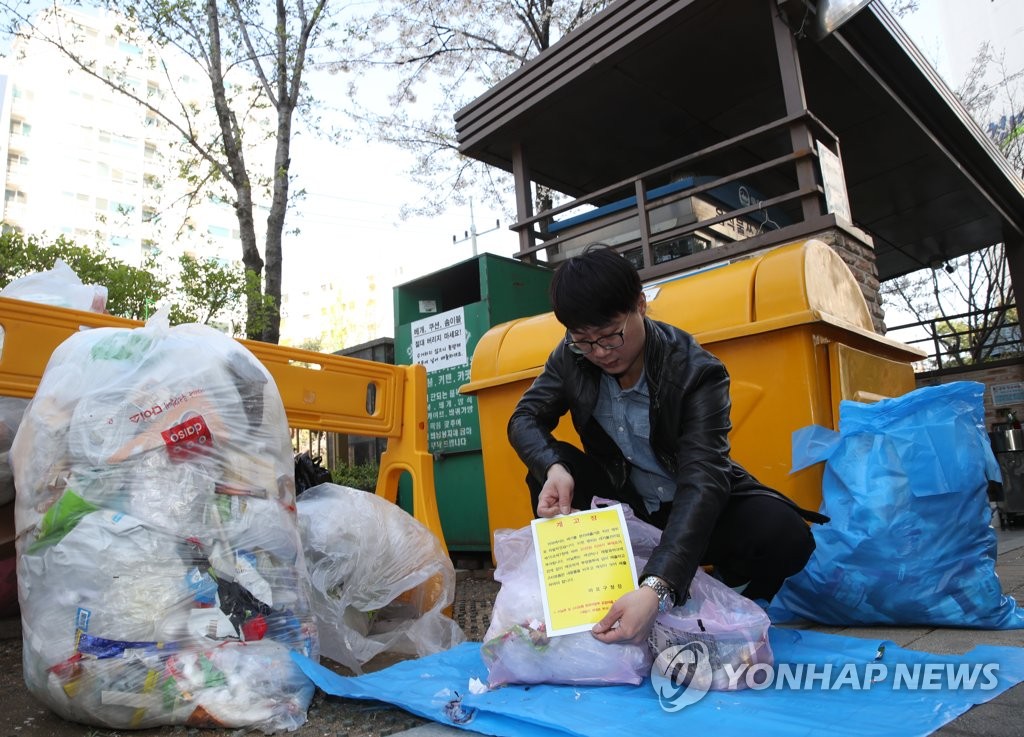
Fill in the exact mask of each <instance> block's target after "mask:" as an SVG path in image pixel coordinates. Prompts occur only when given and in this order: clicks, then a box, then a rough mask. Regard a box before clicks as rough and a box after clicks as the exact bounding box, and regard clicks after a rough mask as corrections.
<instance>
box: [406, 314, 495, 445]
mask: <svg viewBox="0 0 1024 737" xmlns="http://www.w3.org/2000/svg"><path fill="white" fill-rule="evenodd" d="M410 327H411V332H412V335H411V339H412V361H413V363H419V364H422V365H423V366H424V367H426V369H427V439H428V446H429V449H430V451H431V452H438V451H468V450H479V449H480V420H479V417H478V416H477V407H476V399H475V398H474V397H471V396H466V395H463V394H459V387H460V386H462V385H463V384H466V383H468V382H469V360H470V354H471V350H470V346H469V341H470V331H469V329H468V327H467V325H466V308H465V307H458V308H456V309H454V310H449V311H447V312H442V313H439V314H436V315H430V316H429V317H425V318H423V319H422V320H416V321H415V322H413V323H411V325H410Z"/></svg>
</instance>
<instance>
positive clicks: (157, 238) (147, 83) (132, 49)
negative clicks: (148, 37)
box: [0, 9, 269, 265]
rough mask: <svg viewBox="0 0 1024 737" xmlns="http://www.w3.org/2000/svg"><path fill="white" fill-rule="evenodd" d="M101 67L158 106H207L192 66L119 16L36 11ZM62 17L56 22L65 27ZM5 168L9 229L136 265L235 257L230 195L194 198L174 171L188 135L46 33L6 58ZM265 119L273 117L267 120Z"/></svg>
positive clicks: (204, 85) (48, 29) (44, 24)
mask: <svg viewBox="0 0 1024 737" xmlns="http://www.w3.org/2000/svg"><path fill="white" fill-rule="evenodd" d="M37 21H38V25H39V27H40V31H41V32H42V34H45V35H49V36H51V37H53V35H54V34H55V33H56V32H57V31H58V30H59V32H60V34H61V36H62V37H63V38H65V39H72V38H73V39H74V40H73V41H68V43H70V44H73V48H74V49H75V51H76V52H77V53H78V54H80V55H81V56H82V58H84V59H89V60H93V61H94V65H93V68H94V69H95V70H97V72H98V73H99V74H107V75H110V76H114V77H116V78H118V79H121V80H123V82H124V83H125V84H126V85H127V87H128V88H129V89H131V90H132V92H133V93H134V94H136V95H137V96H139V97H140V98H142V99H146V100H149V101H152V102H154V103H155V105H156V106H157V107H159V108H161V109H173V108H174V106H177V105H178V104H179V103H181V104H184V105H196V106H198V108H199V109H204V108H205V109H209V107H210V105H209V103H208V102H206V100H207V99H208V98H209V82H208V80H206V78H205V77H203V76H202V71H201V69H200V68H199V67H198V66H197V65H196V63H195V62H194V61H193V60H191V59H189V58H187V57H184V56H181V57H180V58H176V57H174V56H173V55H169V54H168V53H167V52H166V51H161V54H160V56H159V63H154V62H155V61H156V60H157V55H156V54H155V52H154V51H153V50H152V49H144V48H142V47H140V46H137V45H135V44H132V43H129V42H127V41H125V40H124V38H123V37H122V36H121V35H120V34H119V33H118V32H117V30H116V26H117V25H118V24H119V23H121V22H123V20H122V19H120V18H119V17H118V16H116V15H113V14H109V13H103V12H96V13H89V12H85V11H81V10H77V9H75V10H71V9H64V10H62V11H60V14H59V19H57V18H54V17H53V16H51V17H50V18H49V19H47V18H45V17H42V16H40V17H39V18H38V19H37ZM58 23H59V29H58ZM2 94H3V97H2V112H0V132H2V131H6V132H7V135H6V136H3V135H2V133H0V165H2V166H3V179H4V206H3V207H4V209H3V222H4V227H8V228H15V229H18V230H21V231H22V232H25V233H27V234H33V235H44V234H45V236H47V237H49V238H55V237H57V236H59V235H63V236H65V237H68V238H71V239H73V240H74V241H75V242H76V243H77V244H79V245H83V246H88V247H92V248H101V249H105V250H106V251H107V252H108V253H109V254H110V255H111V256H113V257H115V258H118V259H120V260H122V261H124V262H126V263H129V264H133V265H138V264H140V263H141V262H142V261H143V259H144V258H145V256H146V255H147V254H149V253H154V254H157V255H159V254H162V255H163V257H166V258H174V257H176V256H177V254H179V253H182V252H187V253H191V254H192V255H196V256H201V257H211V256H212V257H215V258H221V259H224V260H225V261H237V260H238V259H239V258H240V249H239V247H238V224H237V221H236V219H235V215H234V211H233V209H232V208H231V206H230V205H229V204H228V199H227V195H228V193H227V192H214V193H213V194H210V193H209V192H207V193H206V194H205V195H204V196H203V197H202V198H201V199H199V200H197V201H194V202H192V203H191V206H187V204H188V196H187V195H188V191H189V190H188V187H187V186H186V184H185V183H184V182H183V181H182V180H181V179H180V178H179V177H178V176H177V172H178V170H179V166H180V162H181V161H183V157H184V156H185V155H187V154H188V151H187V149H185V148H184V147H183V145H182V141H183V138H182V136H181V134H180V133H179V132H178V131H176V130H175V129H174V128H173V127H172V126H170V125H168V123H166V122H165V121H164V120H162V119H161V118H160V117H159V116H158V115H156V114H155V113H154V112H152V111H149V110H147V109H146V108H145V107H144V106H142V105H140V104H139V103H137V102H135V101H133V100H131V99H129V98H128V97H126V96H125V95H124V94H122V93H120V92H118V91H116V90H114V89H112V88H111V87H110V86H109V85H107V84H105V83H104V82H103V81H101V80H100V79H98V78H97V77H96V76H95V75H90V74H89V73H87V72H85V71H82V70H81V69H79V68H77V67H76V66H75V64H74V63H73V62H72V60H71V59H69V58H68V56H67V55H66V54H64V53H63V52H62V51H60V50H59V49H58V48H56V47H55V46H54V45H53V44H52V43H50V42H48V41H46V40H45V39H44V38H42V37H33V38H28V39H26V38H19V39H17V40H16V41H15V42H14V44H13V47H12V50H11V53H10V54H9V55H8V57H7V59H5V60H4V67H3V69H2ZM268 123H269V121H268Z"/></svg>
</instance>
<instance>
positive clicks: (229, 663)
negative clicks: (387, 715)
mask: <svg viewBox="0 0 1024 737" xmlns="http://www.w3.org/2000/svg"><path fill="white" fill-rule="evenodd" d="M11 465H12V467H13V470H14V478H15V485H16V487H17V497H16V500H15V523H16V530H17V534H18V539H17V550H18V586H19V589H20V592H19V593H20V599H21V609H22V630H23V635H24V675H25V681H26V684H27V686H28V688H29V690H30V691H31V692H32V693H33V694H34V695H35V696H36V697H37V698H39V699H40V700H41V701H42V702H43V703H45V704H46V705H48V706H49V707H50V708H52V709H53V710H54V711H56V712H57V713H58V714H60V715H61V716H62V717H64V718H66V719H71V720H74V721H79V722H83V723H87V724H93V725H97V726H103V727H109V728H115V729H121V728H147V727H154V726H159V725H172V724H183V725H191V726H196V727H213V726H216V727H251V728H257V729H260V730H262V731H264V732H267V733H270V732H277V731H281V730H292V729H296V728H297V727H299V726H300V725H301V724H303V722H305V720H306V710H307V708H308V706H309V703H310V701H311V700H312V696H313V692H314V687H313V685H312V684H311V683H310V682H309V681H308V680H307V679H306V678H305V677H304V676H303V675H302V674H301V672H300V671H299V670H298V668H297V666H295V665H294V664H293V663H292V661H291V658H290V654H289V653H290V652H291V651H293V650H294V651H298V652H301V653H303V654H306V655H308V656H310V657H313V658H315V657H317V655H318V651H317V637H316V627H315V623H314V622H313V617H312V614H311V611H310V603H309V594H308V577H307V574H306V569H305V561H304V558H303V555H302V548H301V542H300V537H299V531H298V523H297V519H296V514H295V490H294V480H293V476H292V474H293V468H294V464H293V460H292V449H291V446H290V439H289V432H288V426H287V420H286V418H285V414H284V407H283V405H282V403H281V398H280V395H279V394H278V391H277V387H276V385H275V384H274V382H273V380H272V378H271V377H270V375H269V374H268V373H267V371H266V369H265V368H264V367H263V366H262V365H261V364H260V363H259V361H257V360H256V359H255V357H254V356H252V354H251V353H249V351H247V350H246V349H245V348H244V347H243V346H242V345H240V344H239V343H238V342H237V341H235V340H232V339H231V338H229V337H227V336H225V335H223V334H221V333H219V332H217V331H216V330H214V329H212V328H209V327H205V326H201V325H180V326H177V327H173V328H172V327H169V326H168V322H167V317H166V314H165V313H162V312H161V313H158V314H157V315H156V316H154V317H153V318H152V319H151V320H150V321H149V322H148V323H147V324H146V326H145V327H141V328H136V329H122V328H97V329H92V330H85V331H82V332H79V333H76V334H75V335H73V336H71V337H70V338H68V339H67V340H66V341H64V342H63V343H62V344H61V345H60V346H58V347H57V349H56V350H55V351H54V353H53V355H52V356H51V358H50V361H49V363H48V365H47V367H46V370H45V372H44V373H43V376H42V379H41V381H40V384H39V388H38V390H37V392H36V394H35V396H34V398H33V399H32V401H31V403H30V404H29V406H28V408H27V409H26V411H25V415H24V418H23V419H22V422H21V425H20V427H19V429H18V433H17V435H16V437H15V439H14V444H13V446H12V448H11Z"/></svg>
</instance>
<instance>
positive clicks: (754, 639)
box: [650, 569, 775, 691]
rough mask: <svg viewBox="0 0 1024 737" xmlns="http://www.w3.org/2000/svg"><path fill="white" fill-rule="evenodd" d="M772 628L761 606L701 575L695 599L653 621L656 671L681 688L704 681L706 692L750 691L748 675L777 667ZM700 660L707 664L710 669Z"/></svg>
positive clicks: (695, 582) (693, 590)
mask: <svg viewBox="0 0 1024 737" xmlns="http://www.w3.org/2000/svg"><path fill="white" fill-rule="evenodd" d="M770 626H771V621H770V620H769V619H768V615H767V614H766V613H765V611H764V610H763V609H762V608H761V607H760V606H758V605H757V604H755V603H754V602H753V601H751V600H750V599H748V598H746V597H745V596H742V595H740V594H738V593H736V592H735V591H733V590H732V589H731V588H729V587H728V586H726V585H725V584H724V583H722V582H721V581H719V580H717V579H715V578H712V577H711V576H709V575H708V574H707V573H705V572H704V571H703V570H702V569H697V575H695V576H694V577H693V581H692V582H691V583H690V598H689V599H687V601H686V602H684V603H683V604H681V605H679V606H676V607H673V608H672V609H670V610H669V611H667V612H663V613H661V614H659V615H658V617H657V619H655V620H654V627H653V629H652V630H651V636H650V645H651V648H652V649H653V651H654V653H655V654H656V655H657V657H656V658H655V661H654V667H655V668H656V669H657V670H658V672H659V673H660V674H661V675H663V676H665V677H666V678H670V679H672V680H673V681H675V682H676V683H677V684H687V685H688V684H689V683H690V679H691V678H703V679H704V681H705V682H702V683H700V684H699V685H700V686H701V687H702V688H703V689H705V690H711V691H729V690H738V689H741V688H745V687H746V686H747V683H746V679H745V678H743V677H742V676H743V674H744V673H745V672H746V671H747V669H749V668H750V667H751V666H753V665H757V664H759V663H763V664H765V665H773V664H774V662H775V661H774V658H773V657H772V649H771V645H770V644H769V642H768V628H769V627H770ZM673 648H686V649H688V650H689V651H690V652H691V653H693V656H692V657H690V656H687V657H685V658H679V657H677V656H676V653H677V652H678V651H677V650H674V649H673ZM701 658H705V659H706V660H705V663H706V667H705V666H704V664H701V663H700V659H701ZM681 665H682V666H683V670H682V671H681V672H680V670H679V668H680V666H681ZM698 666H700V667H698Z"/></svg>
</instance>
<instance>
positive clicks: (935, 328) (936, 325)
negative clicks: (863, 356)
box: [886, 304, 1024, 373]
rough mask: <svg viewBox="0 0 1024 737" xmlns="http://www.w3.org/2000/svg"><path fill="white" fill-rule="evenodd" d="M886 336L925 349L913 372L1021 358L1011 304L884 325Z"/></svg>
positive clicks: (1018, 331)
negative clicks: (886, 326)
mask: <svg viewBox="0 0 1024 737" xmlns="http://www.w3.org/2000/svg"><path fill="white" fill-rule="evenodd" d="M886 336H887V337H890V338H895V339H896V340H900V341H902V342H904V343H907V344H908V345H912V346H916V347H919V348H922V349H924V350H926V351H928V355H927V356H926V357H925V358H923V359H921V360H920V361H917V362H915V363H914V371H915V372H916V373H927V372H941V371H951V370H954V369H963V368H977V367H978V366H979V365H981V364H987V363H993V362H996V361H1006V360H1012V359H1020V358H1022V357H1024V344H1022V343H1021V327H1020V320H1019V318H1018V316H1017V306H1016V305H1014V304H1006V305H1002V306H1000V307H992V308H986V309H982V310H972V311H970V312H962V313H959V314H956V315H948V316H944V317H936V318H933V319H929V320H919V321H916V322H908V323H904V324H902V325H894V326H891V327H889V328H887V330H886Z"/></svg>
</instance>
